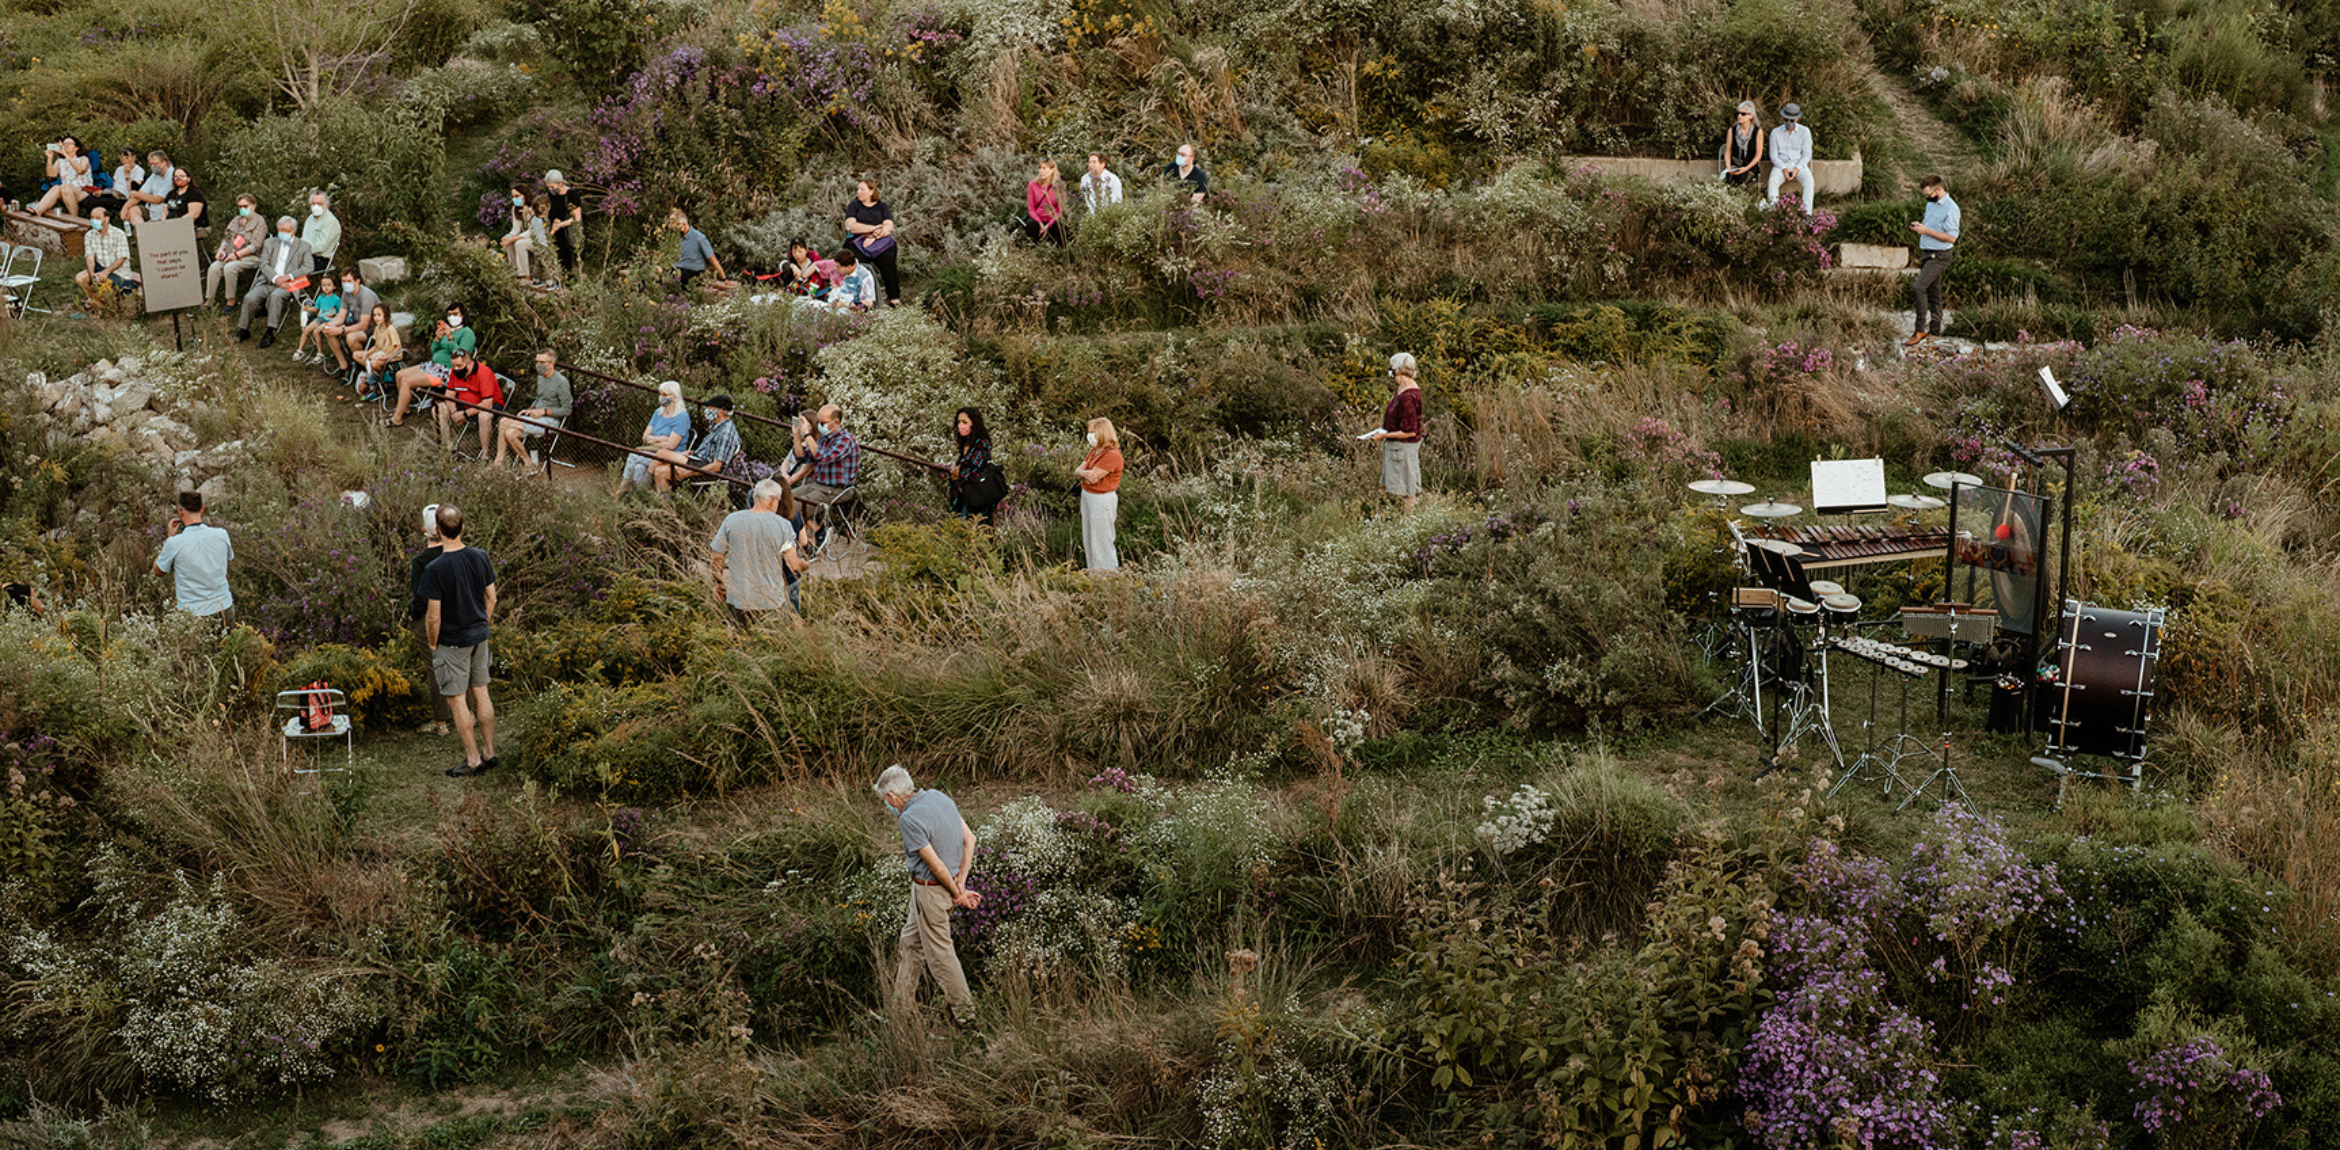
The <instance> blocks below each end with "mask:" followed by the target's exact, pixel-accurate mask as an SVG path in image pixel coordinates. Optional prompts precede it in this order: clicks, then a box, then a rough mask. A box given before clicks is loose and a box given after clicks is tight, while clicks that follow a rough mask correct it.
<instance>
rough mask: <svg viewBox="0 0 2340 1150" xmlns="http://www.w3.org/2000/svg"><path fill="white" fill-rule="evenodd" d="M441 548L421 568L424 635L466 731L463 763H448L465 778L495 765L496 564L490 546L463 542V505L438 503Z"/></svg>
mask: <svg viewBox="0 0 2340 1150" xmlns="http://www.w3.org/2000/svg"><path fill="white" fill-rule="evenodd" d="M439 549H440V550H441V551H442V552H444V554H442V555H440V556H439V557H438V558H437V559H434V560H432V561H431V565H430V566H429V567H428V568H426V569H425V570H424V571H423V600H424V602H425V603H427V604H428V606H426V607H425V608H424V610H423V641H424V643H425V644H427V645H428V646H429V647H430V649H431V671H432V673H433V674H434V675H435V676H437V678H438V680H439V694H440V696H441V697H443V698H445V699H446V700H447V710H448V711H450V712H452V713H453V714H454V716H455V733H456V734H458V735H460V736H462V737H463V765H462V766H459V767H452V768H449V769H448V771H447V775H448V777H449V778H457V779H464V778H469V777H471V776H473V775H476V774H478V773H480V772H481V771H485V770H490V769H492V768H494V766H495V765H496V706H495V704H494V703H493V702H491V701H490V700H489V699H488V622H489V620H491V619H493V618H494V617H495V614H496V565H495V564H494V563H491V562H489V561H488V554H487V552H485V551H482V550H480V549H479V548H477V547H466V546H464V544H463V511H462V510H461V509H460V508H458V507H456V506H455V505H454V504H452V503H442V504H440V505H439ZM474 715H476V716H477V720H476V721H477V724H478V731H477V734H476V735H475V734H474V732H473V723H474V718H473V716H474ZM483 748H484V751H485V754H484V756H483V754H482V750H483Z"/></svg>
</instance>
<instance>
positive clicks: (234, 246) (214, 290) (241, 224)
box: [203, 192, 268, 311]
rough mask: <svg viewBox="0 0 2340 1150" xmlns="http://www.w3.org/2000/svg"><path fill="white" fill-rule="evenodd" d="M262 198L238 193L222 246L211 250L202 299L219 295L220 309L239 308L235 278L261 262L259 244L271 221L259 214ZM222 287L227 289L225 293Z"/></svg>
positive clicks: (263, 238) (265, 235)
mask: <svg viewBox="0 0 2340 1150" xmlns="http://www.w3.org/2000/svg"><path fill="white" fill-rule="evenodd" d="M259 207H260V201H259V200H256V199H254V198H253V197H252V194H251V193H250V192H246V193H244V194H243V195H240V196H237V197H236V214H235V215H234V216H233V217H231V218H230V219H229V220H228V223H227V234H226V235H224V236H222V237H220V240H219V250H217V251H214V252H213V253H211V267H210V268H209V269H207V270H206V271H205V272H204V273H203V302H204V303H210V302H211V299H212V296H214V295H218V296H219V298H220V300H221V303H220V310H221V311H234V310H236V300H238V299H239V298H242V297H240V296H238V295H237V294H236V280H237V279H239V278H241V277H242V276H243V274H244V273H245V272H248V271H251V270H252V269H254V268H256V267H259V266H260V245H261V244H262V243H265V242H266V241H267V239H268V221H266V220H264V219H261V218H260V210H259ZM222 289H225V292H224V294H223V293H222Z"/></svg>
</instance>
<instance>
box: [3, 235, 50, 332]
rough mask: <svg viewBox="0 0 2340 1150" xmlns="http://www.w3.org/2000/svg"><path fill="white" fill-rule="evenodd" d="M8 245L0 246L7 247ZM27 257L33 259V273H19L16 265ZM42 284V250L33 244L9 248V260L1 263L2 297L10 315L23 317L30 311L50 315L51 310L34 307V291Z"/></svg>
mask: <svg viewBox="0 0 2340 1150" xmlns="http://www.w3.org/2000/svg"><path fill="white" fill-rule="evenodd" d="M6 246H7V245H0V247H6ZM26 256H31V257H32V271H30V272H19V271H17V270H16V265H17V264H18V263H19V262H20V261H21V260H23V259H24V257H26ZM40 282H41V249H39V248H36V247H34V246H32V245H31V244H18V245H16V246H14V247H9V248H8V252H7V259H6V260H4V261H0V297H5V299H6V304H7V310H8V314H10V315H13V316H19V317H21V316H23V315H24V313H26V312H28V311H37V312H39V313H41V314H42V315H48V314H50V313H49V309H47V308H45V307H34V306H32V303H31V300H32V289H33V288H34V287H35V286H37V285H39V283H40Z"/></svg>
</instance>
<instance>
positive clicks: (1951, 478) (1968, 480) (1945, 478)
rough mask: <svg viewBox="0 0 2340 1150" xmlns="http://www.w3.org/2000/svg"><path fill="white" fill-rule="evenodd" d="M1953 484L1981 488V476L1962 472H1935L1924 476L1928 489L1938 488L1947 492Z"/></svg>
mask: <svg viewBox="0 0 2340 1150" xmlns="http://www.w3.org/2000/svg"><path fill="white" fill-rule="evenodd" d="M1953 483H1960V484H1964V485H1966V486H1968V487H1980V486H1982V476H1979V475H1968V474H1967V473H1965V472H1963V471H1937V472H1934V473H1933V474H1931V475H1928V476H1926V486H1928V487H1939V488H1941V489H1942V490H1944V491H1948V490H1950V485H1951V484H1953Z"/></svg>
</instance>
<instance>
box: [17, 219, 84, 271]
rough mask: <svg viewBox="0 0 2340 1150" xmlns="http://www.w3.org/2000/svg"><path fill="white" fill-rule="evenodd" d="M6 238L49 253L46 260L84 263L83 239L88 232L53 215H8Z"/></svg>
mask: <svg viewBox="0 0 2340 1150" xmlns="http://www.w3.org/2000/svg"><path fill="white" fill-rule="evenodd" d="M5 215H6V217H7V223H6V228H5V237H6V239H7V240H8V242H9V243H12V244H23V245H25V246H27V247H35V248H39V249H41V250H42V251H43V252H46V253H48V254H47V258H49V259H56V260H68V261H70V262H72V263H74V264H75V265H79V264H80V262H81V240H82V237H84V236H86V235H88V234H89V229H87V228H85V227H83V226H81V225H80V224H78V223H74V222H72V221H69V220H60V219H56V218H54V217H50V216H36V215H33V214H31V213H29V212H7V213H5Z"/></svg>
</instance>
